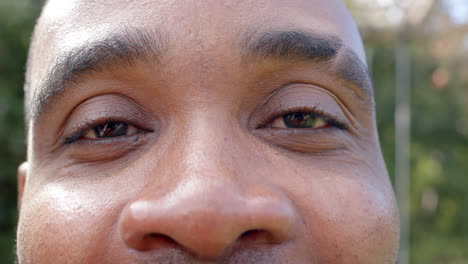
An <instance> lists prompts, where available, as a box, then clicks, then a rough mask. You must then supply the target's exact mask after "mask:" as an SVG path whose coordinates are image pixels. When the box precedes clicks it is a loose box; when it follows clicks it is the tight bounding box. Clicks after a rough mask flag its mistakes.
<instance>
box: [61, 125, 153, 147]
mask: <svg viewBox="0 0 468 264" xmlns="http://www.w3.org/2000/svg"><path fill="white" fill-rule="evenodd" d="M76 130H77V131H76V132H74V133H73V134H72V135H71V136H69V137H67V138H66V139H65V143H67V144H71V143H75V142H79V141H100V140H101V141H105V140H116V139H119V138H120V139H122V138H128V137H131V136H135V135H138V134H140V133H144V132H145V131H144V130H143V129H141V128H139V127H137V126H136V125H133V124H131V123H129V122H126V121H118V120H104V121H97V122H86V123H85V124H84V125H82V126H78V128H77V129H76Z"/></svg>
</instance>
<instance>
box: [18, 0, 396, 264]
mask: <svg viewBox="0 0 468 264" xmlns="http://www.w3.org/2000/svg"><path fill="white" fill-rule="evenodd" d="M364 61H365V58H364V55H363V48H362V44H361V40H360V37H359V34H358V32H357V29H356V27H355V24H354V22H353V20H352V18H351V16H350V15H349V13H348V12H347V10H346V8H345V7H344V5H343V4H342V3H341V2H340V1H311V0H307V1H306V0H304V1H218V0H208V1H177V0H173V1H170V0H168V1H149V0H147V1H124V0H120V1H112V3H111V4H110V2H109V1H104V0H98V1H63V0H56V1H54V0H52V1H50V2H49V4H48V5H47V6H46V7H45V9H44V12H43V14H42V16H41V18H40V21H39V24H38V27H37V31H36V35H35V46H34V52H33V55H32V57H31V72H30V76H31V78H30V80H29V81H30V85H31V91H30V97H31V98H32V99H31V107H32V109H31V111H32V117H31V120H30V122H29V124H30V127H29V138H28V140H29V144H28V162H27V164H26V165H25V166H23V167H22V168H21V169H20V170H19V182H20V187H19V188H20V204H21V205H20V219H19V225H18V237H17V249H18V258H19V262H20V263H218V262H219V263H372V264H376V263H394V262H395V258H396V252H397V248H398V215H397V210H396V207H395V202H394V196H393V192H392V188H391V184H390V183H389V179H388V174H387V172H386V168H385V165H384V162H383V159H382V155H381V151H380V147H379V144H378V137H377V131H376V124H375V114H374V103H373V95H372V87H371V84H370V81H369V79H368V76H367V74H366V71H365V66H364Z"/></svg>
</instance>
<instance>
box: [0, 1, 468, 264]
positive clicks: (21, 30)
mask: <svg viewBox="0 0 468 264" xmlns="http://www.w3.org/2000/svg"><path fill="white" fill-rule="evenodd" d="M42 2H43V1H35V0H2V1H1V2H0V168H1V169H0V205H1V211H0V262H2V263H11V262H13V250H14V241H15V226H16V221H17V209H16V207H17V204H16V197H17V192H16V189H17V187H16V168H17V166H18V165H19V164H20V163H21V162H22V161H23V160H24V159H25V152H26V150H25V149H26V147H25V133H24V123H23V106H22V104H23V101H22V100H23V99H22V98H23V94H22V84H23V75H24V67H25V66H24V65H25V62H26V56H27V49H28V45H29V40H30V33H31V31H32V28H33V26H34V21H35V19H36V18H37V16H38V14H39V12H40V6H41V5H42ZM465 34H467V35H466V36H467V37H466V39H467V40H466V42H467V43H468V33H465ZM395 36H396V34H395V32H382V31H380V32H366V33H365V34H364V41H365V43H366V47H367V51H368V55H369V56H368V57H369V65H370V69H371V71H372V74H373V77H374V82H375V94H376V102H377V122H378V128H379V132H380V138H381V143H382V149H383V152H384V157H385V160H386V162H387V166H388V168H389V172H390V174H391V175H392V178H393V174H394V160H395V158H394V155H395V153H394V142H395V136H394V135H395V133H394V111H395V102H394V98H395V92H394V91H395V77H394V75H395V65H394V62H395V60H394V57H395V56H394V53H395V51H394V49H395V45H396V37H395ZM438 38H439V37H438V36H437V35H436V36H434V35H431V34H427V35H423V36H418V37H414V38H413V37H410V38H409V46H410V50H411V62H412V65H411V69H412V75H411V78H412V81H411V84H412V85H411V86H412V95H411V96H412V107H411V111H412V127H411V129H412V140H411V142H412V143H411V200H410V204H411V212H410V213H411V250H410V254H411V263H415V264H419V263H421V264H438V263H444V264H458V263H468V250H467V249H468V191H467V186H468V177H467V173H466V172H467V171H468V77H467V76H468V60H467V57H468V56H466V54H461V55H455V56H448V57H446V58H444V57H441V56H435V55H434V47H437V41H438ZM441 38H442V37H441ZM465 45H466V46H468V44H465ZM465 51H466V50H465ZM437 72H439V73H440V72H442V74H439V77H440V78H438V79H437V78H436V77H437V74H436V73H437ZM447 73H448V77H449V78H448V81H447V80H446V79H447V78H445V79H444V77H447ZM444 74H445V75H444ZM441 76H442V77H441ZM441 78H442V79H441ZM438 80H439V82H438ZM440 80H442V81H440ZM444 81H445V82H444ZM441 84H442V85H441Z"/></svg>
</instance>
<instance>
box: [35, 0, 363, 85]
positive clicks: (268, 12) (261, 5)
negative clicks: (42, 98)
mask: <svg viewBox="0 0 468 264" xmlns="http://www.w3.org/2000/svg"><path fill="white" fill-rule="evenodd" d="M129 26H130V27H132V28H138V29H143V30H145V31H148V32H157V31H160V30H164V31H165V32H167V33H168V35H169V36H170V38H171V40H172V41H171V49H174V50H176V49H179V50H177V52H181V51H183V52H198V53H202V52H203V51H204V50H202V48H201V47H204V49H205V51H206V50H211V51H213V50H218V51H219V54H223V52H224V51H223V50H226V49H228V48H229V47H232V43H234V42H236V41H238V38H239V36H241V35H242V33H245V32H249V31H257V30H259V31H263V30H276V29H278V30H281V29H289V28H299V29H306V30H311V31H313V32H317V33H325V34H327V35H336V36H338V37H339V38H341V40H342V41H343V43H344V44H345V45H346V46H347V47H349V48H350V49H351V50H353V51H354V52H355V53H356V54H357V55H358V57H359V58H360V59H361V61H363V62H365V57H364V52H363V48H362V43H361V39H360V36H359V33H358V31H357V28H356V26H355V23H354V21H353V20H352V18H351V16H350V14H349V12H348V11H347V9H346V7H345V6H344V4H343V3H342V2H341V1H339V0H329V1H323V0H304V1H302V0H289V1H280V0H272V1H266V0H252V1H247V0H245V1H242V0H232V1H223V0H206V1H194V0H193V1H190V0H185V1H182V0H168V1H151V0H141V1H129V0H116V1H112V2H111V3H110V2H109V1H104V0H96V1H90V0H50V1H48V4H47V5H46V7H45V8H44V11H43V13H42V15H41V18H40V20H39V23H38V27H37V30H36V31H37V32H36V35H35V39H36V43H37V45H36V47H35V52H34V54H33V57H32V65H33V67H32V72H31V80H30V82H31V87H32V88H33V89H31V92H34V91H33V90H34V88H35V87H39V86H40V83H41V81H42V79H43V77H44V76H46V73H47V72H48V71H49V70H50V66H51V65H53V64H54V62H55V61H56V59H57V57H59V56H60V55H61V54H64V53H67V52H68V51H70V50H73V49H74V48H76V47H79V46H83V45H84V44H85V43H87V42H90V41H92V40H94V39H99V38H103V37H105V35H106V34H109V33H112V32H116V31H118V30H119V29H121V28H122V27H129ZM211 53H212V54H213V52H211Z"/></svg>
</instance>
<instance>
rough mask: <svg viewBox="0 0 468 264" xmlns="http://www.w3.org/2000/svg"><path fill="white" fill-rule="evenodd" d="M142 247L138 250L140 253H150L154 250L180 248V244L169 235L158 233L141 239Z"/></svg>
mask: <svg viewBox="0 0 468 264" xmlns="http://www.w3.org/2000/svg"><path fill="white" fill-rule="evenodd" d="M140 245H141V246H140V247H139V248H138V249H139V250H140V251H148V250H152V249H154V248H174V247H179V244H178V243H177V242H176V241H175V240H174V239H172V238H171V237H169V236H167V235H164V234H158V233H150V234H146V235H144V236H143V238H142V239H141V243H140Z"/></svg>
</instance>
